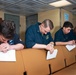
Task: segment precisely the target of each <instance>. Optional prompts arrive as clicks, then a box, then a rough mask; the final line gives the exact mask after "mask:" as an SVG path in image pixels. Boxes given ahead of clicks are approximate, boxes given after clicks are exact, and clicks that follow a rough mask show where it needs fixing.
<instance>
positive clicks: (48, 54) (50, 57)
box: [46, 49, 58, 60]
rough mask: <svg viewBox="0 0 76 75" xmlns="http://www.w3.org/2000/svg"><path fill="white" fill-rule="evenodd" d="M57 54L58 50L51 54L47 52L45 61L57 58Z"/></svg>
mask: <svg viewBox="0 0 76 75" xmlns="http://www.w3.org/2000/svg"><path fill="white" fill-rule="evenodd" d="M57 52H58V50H57V49H55V50H54V52H53V53H52V54H51V53H50V51H48V52H47V56H46V59H47V60H49V59H53V58H56V56H57Z"/></svg>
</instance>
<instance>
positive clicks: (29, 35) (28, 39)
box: [25, 28, 36, 48]
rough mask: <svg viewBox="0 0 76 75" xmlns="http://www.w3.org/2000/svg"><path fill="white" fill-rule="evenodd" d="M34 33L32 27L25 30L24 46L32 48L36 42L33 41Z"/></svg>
mask: <svg viewBox="0 0 76 75" xmlns="http://www.w3.org/2000/svg"><path fill="white" fill-rule="evenodd" d="M34 39H35V35H34V32H33V29H32V28H29V29H27V30H26V33H25V47H27V48H32V47H33V46H34V45H35V44H36V42H34Z"/></svg>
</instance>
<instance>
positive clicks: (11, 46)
mask: <svg viewBox="0 0 76 75" xmlns="http://www.w3.org/2000/svg"><path fill="white" fill-rule="evenodd" d="M23 48H24V45H23V44H21V43H19V44H16V45H10V46H9V50H11V49H14V50H21V49H23Z"/></svg>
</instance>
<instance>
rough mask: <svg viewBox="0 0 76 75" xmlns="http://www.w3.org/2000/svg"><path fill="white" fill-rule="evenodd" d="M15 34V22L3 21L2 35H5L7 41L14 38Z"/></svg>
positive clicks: (0, 27)
mask: <svg viewBox="0 0 76 75" xmlns="http://www.w3.org/2000/svg"><path fill="white" fill-rule="evenodd" d="M14 33H15V24H14V22H13V21H9V20H8V21H6V20H3V21H2V22H1V23H0V35H3V36H4V37H5V38H7V39H11V38H13V36H14Z"/></svg>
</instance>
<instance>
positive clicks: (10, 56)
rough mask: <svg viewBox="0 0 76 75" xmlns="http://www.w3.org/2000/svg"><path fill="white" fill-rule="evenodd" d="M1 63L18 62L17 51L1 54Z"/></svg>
mask: <svg viewBox="0 0 76 75" xmlns="http://www.w3.org/2000/svg"><path fill="white" fill-rule="evenodd" d="M0 61H16V52H15V50H9V51H7V52H6V53H3V52H0Z"/></svg>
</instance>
